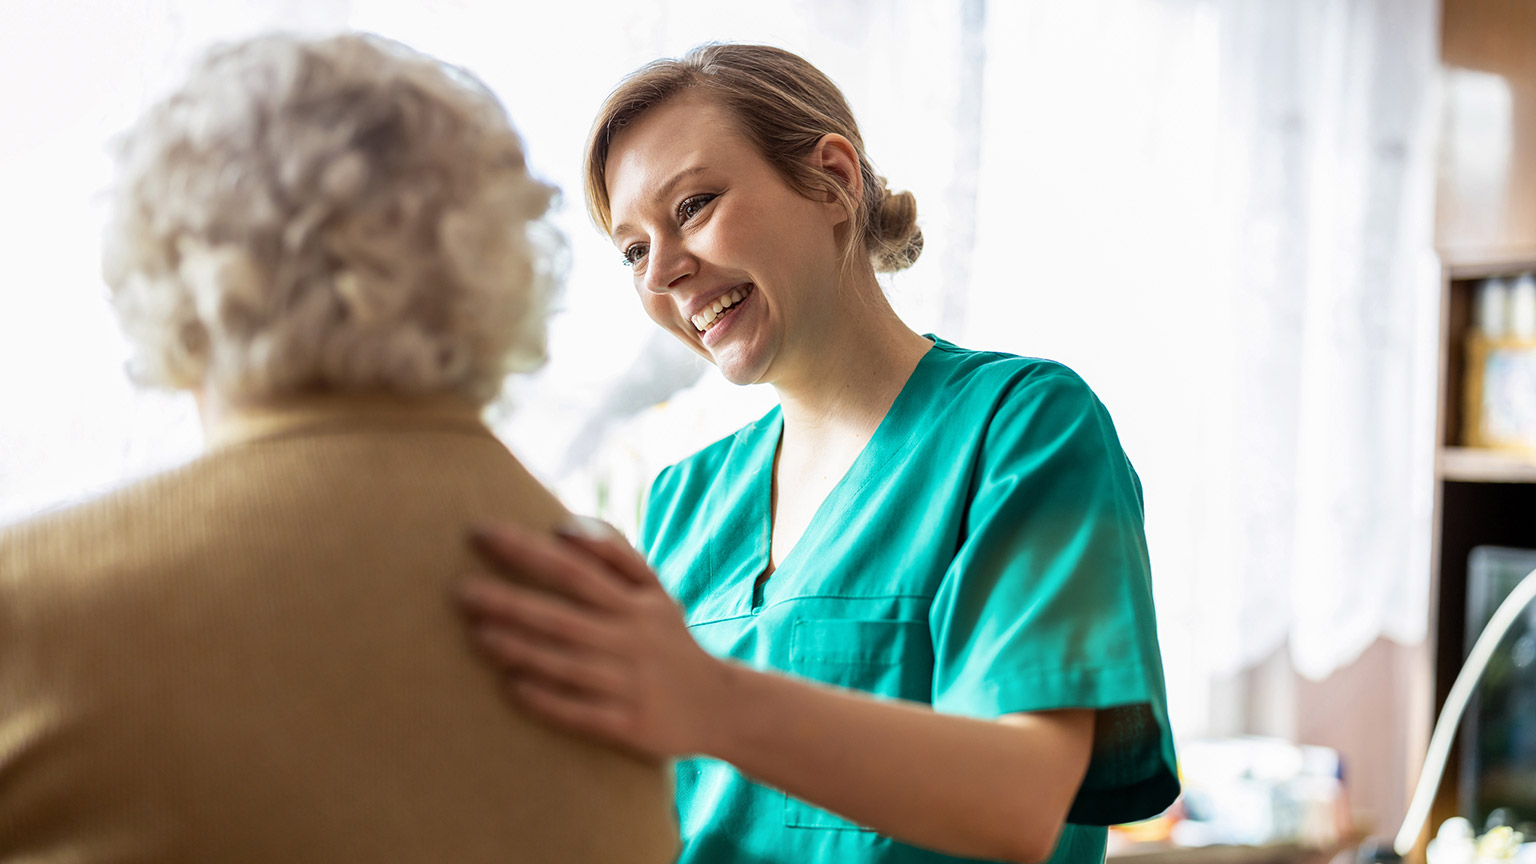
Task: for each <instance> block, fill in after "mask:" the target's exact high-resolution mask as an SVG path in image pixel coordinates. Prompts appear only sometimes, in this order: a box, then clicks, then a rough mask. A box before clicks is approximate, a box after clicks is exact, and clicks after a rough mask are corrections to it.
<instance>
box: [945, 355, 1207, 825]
mask: <svg viewBox="0 0 1536 864" xmlns="http://www.w3.org/2000/svg"><path fill="white" fill-rule="evenodd" d="M991 410H992V416H991V417H990V419H989V420H988V421H987V424H986V431H985V433H984V438H983V442H982V446H981V449H980V452H979V455H978V458H977V465H976V468H975V476H974V477H973V481H972V490H973V495H972V497H971V501H970V504H969V507H968V509H967V511H966V517H965V518H966V524H965V529H964V532H963V536H962V539H961V543H960V547H959V551H958V553H957V555H956V556H955V558H954V560H953V562H952V563H951V565H950V567H949V569H948V572H947V573H946V574H945V576H944V581H943V583H942V585H941V587H940V589H939V591H938V593H937V595H936V596H935V600H934V604H933V607H932V610H931V614H930V622H929V623H930V627H931V632H932V634H933V640H934V663H935V666H934V679H933V704H934V707H935V708H936V709H938V710H941V711H948V712H951V713H958V714H965V715H970V716H976V717H988V718H990V717H997V716H1000V715H1003V714H1009V713H1015V712H1022V711H1042V710H1050V709H1059V708H1092V709H1097V712H1098V713H1097V715H1096V717H1095V729H1094V744H1093V755H1092V758H1091V760H1090V763H1089V767H1088V773H1087V776H1086V777H1085V779H1084V781H1083V785H1082V787H1081V789H1080V790H1079V793H1078V796H1077V799H1076V800H1075V801H1074V803H1073V806H1072V810H1071V812H1070V813H1069V815H1068V821H1069V822H1073V823H1078V824H1099V825H1107V824H1116V823H1121V822H1129V821H1135V820H1137V819H1145V818H1149V817H1151V816H1154V815H1156V814H1157V813H1159V812H1161V811H1162V810H1163V809H1164V808H1166V807H1167V806H1168V805H1169V804H1170V803H1172V801H1173V799H1174V798H1175V797H1176V796H1177V795H1178V789H1179V784H1178V779H1177V774H1176V770H1175V764H1174V751H1173V739H1172V733H1171V731H1170V729H1169V725H1168V718H1167V706H1166V695H1165V688H1164V683H1163V671H1162V660H1161V656H1160V653H1159V650H1158V646H1157V633H1156V622H1155V619H1154V616H1153V607H1152V585H1151V572H1150V564H1149V561H1148V556H1147V545H1146V536H1145V532H1144V529H1143V512H1142V498H1141V485H1140V481H1139V480H1138V479H1137V477H1136V474H1135V472H1134V470H1133V469H1132V468H1131V465H1130V462H1129V461H1128V460H1127V458H1126V456H1125V453H1124V451H1123V450H1122V449H1121V447H1120V443H1119V439H1118V438H1117V437H1116V435H1115V431H1114V426H1113V424H1112V423H1111V422H1110V418H1109V414H1108V412H1107V411H1105V409H1104V407H1103V405H1101V404H1100V403H1099V400H1098V399H1097V398H1096V397H1095V396H1094V394H1093V392H1092V391H1091V390H1090V389H1089V388H1088V386H1087V385H1086V384H1085V383H1083V381H1082V380H1081V379H1080V378H1078V377H1077V376H1076V375H1075V374H1073V373H1072V372H1071V371H1070V370H1067V369H1066V368H1065V367H1061V366H1057V365H1054V364H1050V365H1046V366H1043V367H1038V366H1037V367H1035V369H1034V370H1033V371H1032V372H1031V373H1029V374H1026V375H1024V376H1021V378H1020V379H1019V380H1016V381H1014V382H1012V384H1011V385H1010V387H1009V389H1008V391H1007V392H1006V393H1005V395H1004V396H1003V398H1001V399H1000V400H998V401H997V402H996V404H995V405H994V406H992V408H991Z"/></svg>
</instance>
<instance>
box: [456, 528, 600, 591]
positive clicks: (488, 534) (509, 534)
mask: <svg viewBox="0 0 1536 864" xmlns="http://www.w3.org/2000/svg"><path fill="white" fill-rule="evenodd" d="M471 536H472V538H473V542H474V545H475V547H476V548H477V549H478V550H479V551H480V552H481V554H483V555H484V556H485V557H486V558H488V559H490V560H491V561H492V562H493V563H496V564H500V565H502V568H503V569H504V570H508V571H512V572H515V573H517V574H519V575H521V576H524V577H526V578H527V579H529V580H530V581H531V582H533V583H535V584H538V585H541V586H543V587H545V588H549V589H552V590H555V591H558V592H559V593H561V594H564V595H565V596H568V597H570V598H571V599H573V600H578V601H580V602H582V603H585V604H587V605H589V606H594V607H596V608H598V609H605V610H608V611H617V610H619V609H622V608H624V604H625V601H626V593H625V581H624V580H619V579H615V578H613V576H612V574H610V573H607V572H605V570H606V568H605V567H604V566H603V564H602V563H601V561H600V562H594V561H592V560H591V558H590V557H588V556H587V555H584V554H582V553H581V552H579V551H577V550H574V549H571V548H570V547H569V546H567V545H566V544H564V543H561V542H560V541H558V540H556V539H554V538H552V537H548V536H545V535H542V534H537V533H534V532H531V531H527V530H524V529H522V528H519V527H518V526H516V525H512V524H502V525H496V526H492V527H488V528H482V529H477V530H476V531H475V532H474V533H473V534H472V535H471ZM604 560H605V559H604Z"/></svg>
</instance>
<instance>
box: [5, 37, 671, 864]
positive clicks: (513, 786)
mask: <svg viewBox="0 0 1536 864" xmlns="http://www.w3.org/2000/svg"><path fill="white" fill-rule="evenodd" d="M119 174H120V176H119V182H118V185H117V190H116V202H115V213H114V218H113V220H112V223H111V228H110V230H109V238H108V239H109V243H108V247H109V252H108V256H107V258H108V260H107V268H106V269H107V280H108V282H109V283H110V285H111V287H112V296H113V301H114V304H115V306H116V308H117V310H118V312H119V313H120V316H121V319H122V323H123V326H124V329H125V330H126V332H127V333H128V334H129V336H130V338H131V341H132V343H133V347H134V350H135V357H134V360H133V364H132V368H133V371H134V373H135V375H136V377H137V378H138V379H139V380H140V381H142V382H144V383H148V384H153V385H159V386H164V387H170V388H176V389H181V390H190V391H193V392H195V393H197V394H198V397H199V406H200V409H201V411H202V414H203V418H204V423H205V426H206V429H207V432H208V438H209V444H210V447H209V451H208V453H207V454H206V455H204V456H202V457H201V458H199V459H197V460H196V461H194V462H192V463H191V464H189V465H187V466H185V467H183V468H180V469H177V470H174V471H171V472H168V473H165V474H162V475H160V476H157V477H153V478H150V479H148V480H146V481H143V482H140V483H136V484H134V485H131V486H128V487H126V488H123V489H121V490H119V491H117V492H114V493H112V494H110V495H107V496H106V497H103V498H100V499H98V500H95V501H91V502H89V503H86V504H83V505H80V506H77V507H74V508H71V509H66V510H62V511H59V512H54V513H51V514H47V515H44V516H42V517H40V518H36V519H34V520H32V521H29V522H26V523H23V524H20V525H17V526H13V527H11V528H9V529H7V530H5V531H3V532H0V861H20V860H25V861H64V860H68V861H72V862H92V861H106V860H113V861H156V862H175V861H189V862H190V861H218V862H224V864H237V862H246V861H249V862H272V861H282V862H288V864H296V862H307V861H315V862H320V861H324V862H337V861H392V862H428V861H431V862H438V861H454V862H459V864H466V862H482V861H484V862H490V861H497V862H505V861H519V862H551V864H553V862H561V864H579V862H605V864H607V862H618V861H623V862H626V864H645V862H661V861H665V860H669V859H670V858H671V856H672V855H673V853H674V852H675V848H676V835H675V829H674V827H673V824H672V821H671V805H670V800H669V797H668V789H667V786H666V782H665V780H664V777H663V774H662V770H661V767H660V766H659V765H658V764H656V763H655V762H652V761H646V760H643V759H639V758H637V757H634V756H632V755H627V754H624V753H620V752H618V751H615V750H611V749H607V748H603V747H599V746H596V745H592V744H588V743H583V742H581V741H578V740H577V739H575V738H572V737H568V736H566V735H564V734H561V733H558V732H554V731H550V730H549V729H547V728H544V727H541V726H536V725H534V724H533V723H531V722H528V721H525V720H522V719H517V718H514V719H513V720H512V721H511V722H510V723H509V722H508V718H507V716H506V712H505V709H504V706H503V704H502V703H501V701H500V699H499V697H498V694H497V692H496V689H495V688H494V687H493V686H491V684H492V681H493V680H494V675H493V673H492V672H491V671H490V670H488V669H487V668H485V666H484V665H483V664H482V663H480V662H478V661H477V659H476V658H475V657H474V656H473V654H472V652H471V649H470V647H469V646H468V645H467V644H466V643H465V640H464V639H463V638H462V637H461V635H460V630H459V625H458V620H457V619H456V617H455V615H454V611H453V609H452V606H451V604H450V602H449V601H448V597H449V587H448V586H449V585H450V584H451V582H452V580H453V579H454V577H455V576H456V575H458V574H460V573H462V572H464V571H465V570H467V569H469V568H471V567H472V565H473V563H474V562H473V561H472V560H471V559H472V553H470V552H469V551H468V549H467V547H466V544H465V543H464V539H465V537H466V526H467V525H468V524H469V523H470V522H471V520H472V519H478V518H481V517H484V516H485V515H486V514H496V515H497V516H498V517H499V518H503V519H506V520H508V521H510V522H512V523H515V524H520V525H523V526H526V527H528V528H530V529H536V530H545V529H549V528H551V527H553V526H555V525H557V524H559V523H560V522H562V521H563V520H564V519H566V518H568V516H567V514H566V512H565V511H564V509H563V508H562V507H561V506H560V504H559V503H558V502H557V501H556V500H555V499H554V498H553V497H551V495H550V494H549V493H548V492H546V491H545V490H544V489H543V488H541V487H540V486H539V484H538V483H537V482H536V481H535V480H534V479H533V478H532V477H530V476H529V474H528V472H527V471H525V470H524V469H523V468H522V466H521V465H519V463H518V461H517V460H516V459H515V458H514V457H513V455H512V454H511V453H509V452H508V451H507V450H506V448H505V447H503V446H502V445H501V444H500V443H498V441H497V440H496V439H495V438H494V437H493V436H492V435H491V433H490V432H489V431H488V430H487V429H486V427H485V426H484V425H482V423H481V422H480V419H479V415H480V412H481V408H482V406H483V405H484V404H485V403H486V402H487V401H488V400H489V399H490V398H491V397H492V396H494V394H496V392H497V390H498V388H499V386H500V383H501V381H502V379H503V377H504V376H505V375H506V374H507V373H508V372H509V371H514V370H517V369H520V368H526V367H528V366H530V365H531V364H533V363H536V362H537V361H539V360H540V359H541V358H542V354H543V325H544V321H543V315H544V309H545V303H546V298H547V293H548V287H549V283H550V282H551V281H552V280H551V278H550V277H551V266H550V256H551V254H552V252H553V251H554V250H553V249H551V248H549V247H550V246H551V245H552V244H551V239H552V237H553V235H552V233H551V232H550V231H549V229H547V228H545V227H544V226H543V224H542V223H541V222H540V221H539V220H540V217H541V216H542V215H543V213H544V211H545V209H546V207H547V205H548V203H549V201H550V198H551V195H552V190H551V189H550V188H549V187H547V186H545V185H543V184H541V183H539V182H538V181H536V180H534V179H533V178H531V177H530V176H529V173H528V170H527V168H526V165H525V162H524V158H523V151H522V146H521V142H520V139H519V138H518V136H517V134H516V132H515V131H514V130H513V129H512V127H511V126H510V125H509V122H508V120H507V117H506V115H505V113H504V111H503V109H502V107H501V106H500V105H499V104H498V103H497V101H496V100H495V99H494V98H493V97H492V96H491V95H490V94H489V93H488V92H487V91H486V89H485V88H484V87H483V86H482V85H481V84H480V83H479V82H477V81H476V80H475V79H474V78H473V77H471V76H470V75H468V74H467V73H465V72H463V71H462V70H457V69H452V68H449V67H445V66H443V65H442V64H440V63H437V62H435V61H433V60H431V59H429V58H426V57H423V56H421V55H419V54H416V53H414V52H412V51H410V50H409V49H406V48H404V47H403V46H400V45H396V44H392V43H388V42H385V41H383V40H380V39H377V38H371V37H366V36H356V35H348V36H340V37H336V38H329V39H320V40H309V39H297V38H290V37H281V36H269V37H263V38H258V39H254V40H251V41H248V42H245V43H242V44H238V45H234V46H231V47H226V48H223V49H222V50H218V51H216V52H214V53H213V54H212V55H210V56H209V57H208V58H207V59H206V60H205V61H204V62H202V64H201V65H200V66H198V67H197V69H196V70H195V72H194V73H193V75H192V76H191V78H190V80H189V81H188V83H187V84H186V85H185V86H184V87H182V88H181V89H180V90H179V91H178V92H176V93H175V94H173V95H171V96H170V97H169V98H168V99H166V100H165V101H163V102H162V103H160V104H159V105H157V106H155V107H154V108H153V109H151V110H150V111H149V112H148V113H147V114H146V115H145V116H144V118H143V119H142V120H141V121H140V122H139V124H138V125H137V126H136V127H135V128H134V129H133V130H132V131H131V132H130V133H129V134H128V136H127V137H126V139H125V140H124V142H123V144H122V147H121V151H120V163H119Z"/></svg>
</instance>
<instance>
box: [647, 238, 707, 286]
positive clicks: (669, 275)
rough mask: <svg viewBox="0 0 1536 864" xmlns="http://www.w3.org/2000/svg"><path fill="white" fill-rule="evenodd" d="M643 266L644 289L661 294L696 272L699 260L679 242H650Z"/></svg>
mask: <svg viewBox="0 0 1536 864" xmlns="http://www.w3.org/2000/svg"><path fill="white" fill-rule="evenodd" d="M650 256H651V260H650V261H649V262H647V263H648V265H649V266H647V267H646V268H645V287H646V290H648V291H652V292H654V293H657V294H663V293H666V292H667V291H670V290H672V289H673V288H676V287H677V286H678V285H679V284H681V283H682V282H683V281H684V280H685V279H687V278H688V277H689V276H692V275H693V274H694V273H697V272H698V269H699V262H698V259H697V258H695V257H694V256H693V255H692V254H691V253H690V252H689V251H688V250H687V249H686V248H684V246H683V244H681V243H652V245H651V249H650Z"/></svg>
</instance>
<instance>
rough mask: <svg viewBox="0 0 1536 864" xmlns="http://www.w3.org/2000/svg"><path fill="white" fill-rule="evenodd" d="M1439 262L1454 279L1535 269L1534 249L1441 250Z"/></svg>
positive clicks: (1449, 276)
mask: <svg viewBox="0 0 1536 864" xmlns="http://www.w3.org/2000/svg"><path fill="white" fill-rule="evenodd" d="M1440 263H1441V265H1442V266H1443V267H1444V268H1445V273H1446V277H1447V278H1448V279H1451V280H1454V281H1458V282H1459V281H1462V280H1467V279H1487V278H1489V277H1490V276H1512V275H1515V274H1517V273H1529V272H1531V271H1533V270H1536V249H1501V250H1497V251H1494V252H1489V253H1486V254H1481V255H1474V254H1468V253H1465V252H1454V251H1446V250H1442V251H1441V255H1440Z"/></svg>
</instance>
